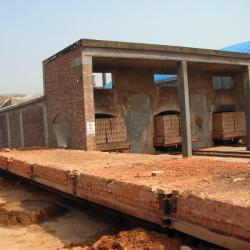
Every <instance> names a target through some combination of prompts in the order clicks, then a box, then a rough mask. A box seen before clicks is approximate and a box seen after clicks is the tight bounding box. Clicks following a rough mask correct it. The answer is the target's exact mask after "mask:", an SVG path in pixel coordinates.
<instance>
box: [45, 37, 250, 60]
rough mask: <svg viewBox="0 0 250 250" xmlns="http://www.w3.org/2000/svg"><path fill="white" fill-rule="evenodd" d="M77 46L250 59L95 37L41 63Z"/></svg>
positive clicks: (179, 47) (64, 51)
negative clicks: (97, 38)
mask: <svg viewBox="0 0 250 250" xmlns="http://www.w3.org/2000/svg"><path fill="white" fill-rule="evenodd" d="M79 47H83V48H85V47H92V48H111V49H129V50H142V51H162V52H175V53H186V54H199V55H207V56H222V57H233V58H246V59H250V55H249V54H247V53H239V52H228V51H222V50H215V49H203V48H194V47H184V46H174V45H161V44H150V43H134V42H120V41H108V40H95V39H86V38H83V39H80V40H78V41H77V42H75V43H73V44H71V45H69V46H68V47H66V48H64V49H63V50H60V51H59V52H57V53H56V54H54V55H52V56H51V57H49V58H47V59H45V60H44V61H43V64H46V63H48V62H50V61H53V60H54V59H56V58H58V57H60V56H62V55H64V54H66V53H68V52H70V51H72V50H74V49H76V48H79Z"/></svg>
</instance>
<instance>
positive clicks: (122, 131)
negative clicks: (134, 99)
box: [96, 118, 129, 151]
mask: <svg viewBox="0 0 250 250" xmlns="http://www.w3.org/2000/svg"><path fill="white" fill-rule="evenodd" d="M96 144H97V150H101V151H110V150H121V149H124V150H125V149H128V148H129V143H128V139H127V129H126V126H125V122H124V119H123V118H100V119H96Z"/></svg>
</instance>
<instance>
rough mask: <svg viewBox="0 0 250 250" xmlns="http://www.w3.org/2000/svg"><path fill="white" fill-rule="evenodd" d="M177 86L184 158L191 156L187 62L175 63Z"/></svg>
mask: <svg viewBox="0 0 250 250" xmlns="http://www.w3.org/2000/svg"><path fill="white" fill-rule="evenodd" d="M177 72H178V86H179V99H180V122H181V136H182V155H183V156H184V157H190V156H192V138H191V122H190V104H189V91H188V75H187V62H186V61H179V62H177Z"/></svg>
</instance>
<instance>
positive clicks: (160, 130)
mask: <svg viewBox="0 0 250 250" xmlns="http://www.w3.org/2000/svg"><path fill="white" fill-rule="evenodd" d="M194 125H195V123H194V121H192V139H193V140H194V139H195V134H194V131H195V129H194ZM181 141H182V140H181V127H180V117H179V115H160V116H156V117H155V118H154V146H173V145H178V144H181Z"/></svg>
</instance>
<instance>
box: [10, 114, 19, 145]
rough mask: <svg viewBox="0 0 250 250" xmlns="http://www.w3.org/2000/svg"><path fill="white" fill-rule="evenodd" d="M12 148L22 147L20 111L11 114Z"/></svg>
mask: <svg viewBox="0 0 250 250" xmlns="http://www.w3.org/2000/svg"><path fill="white" fill-rule="evenodd" d="M9 119H10V141H11V148H20V147H21V132H20V119H19V110H12V111H10V112H9Z"/></svg>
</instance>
